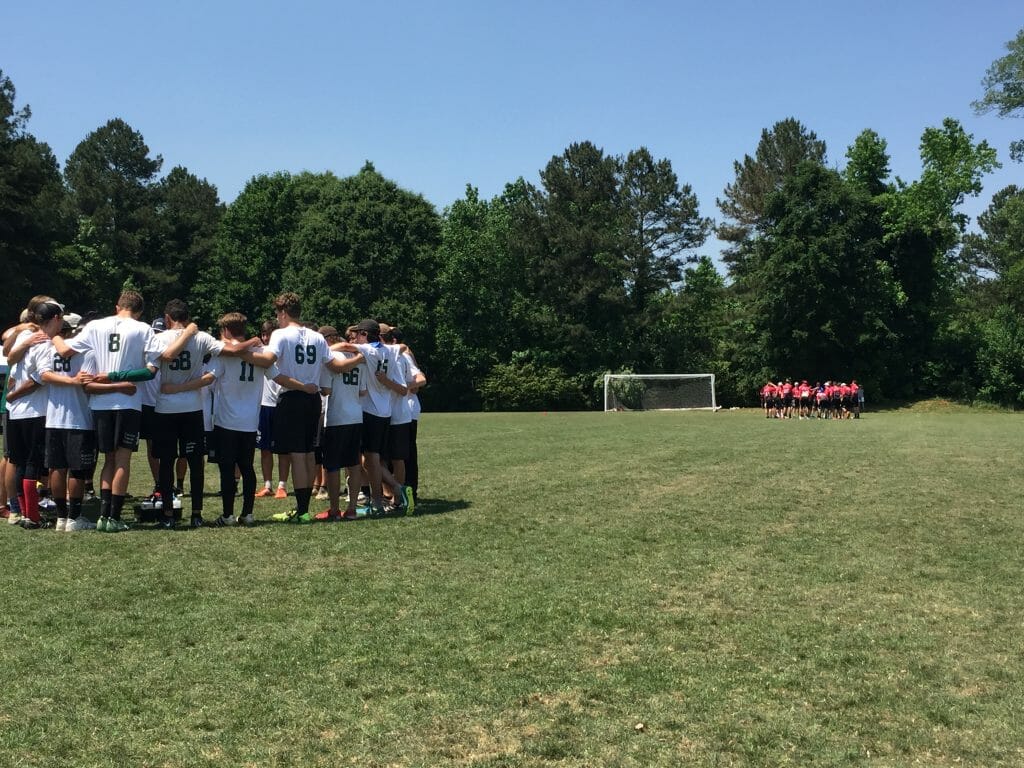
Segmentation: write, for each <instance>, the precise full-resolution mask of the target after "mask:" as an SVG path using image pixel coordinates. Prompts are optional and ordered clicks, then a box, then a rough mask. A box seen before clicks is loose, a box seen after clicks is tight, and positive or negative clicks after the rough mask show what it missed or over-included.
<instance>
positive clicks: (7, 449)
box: [0, 411, 11, 459]
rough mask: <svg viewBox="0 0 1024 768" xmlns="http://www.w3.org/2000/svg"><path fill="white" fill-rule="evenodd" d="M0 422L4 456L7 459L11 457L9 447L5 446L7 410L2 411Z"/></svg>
mask: <svg viewBox="0 0 1024 768" xmlns="http://www.w3.org/2000/svg"><path fill="white" fill-rule="evenodd" d="M0 422H2V423H3V429H4V458H5V459H9V458H11V449H10V448H8V447H7V411H4V414H3V418H2V419H0Z"/></svg>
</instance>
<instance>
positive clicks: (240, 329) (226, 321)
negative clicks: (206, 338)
mask: <svg viewBox="0 0 1024 768" xmlns="http://www.w3.org/2000/svg"><path fill="white" fill-rule="evenodd" d="M245 321H246V317H245V315H243V314H242V313H241V312H228V313H227V314H226V315H224V316H223V317H221V319H220V320H218V321H217V325H218V326H220V327H221V328H223V329H224V330H226V331H227V332H228V333H230V334H231V335H232V336H234V337H235V338H236V339H240V338H242V337H243V336H245Z"/></svg>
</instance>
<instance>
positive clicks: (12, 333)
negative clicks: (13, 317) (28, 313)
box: [3, 323, 39, 357]
mask: <svg viewBox="0 0 1024 768" xmlns="http://www.w3.org/2000/svg"><path fill="white" fill-rule="evenodd" d="M38 330H39V326H37V325H36V324H35V323H18V324H17V325H12V326H11V327H10V328H8V329H7V330H6V331H4V335H3V341H4V357H10V356H11V347H13V346H14V342H15V341H17V339H18V334H20V333H21V332H22V331H38Z"/></svg>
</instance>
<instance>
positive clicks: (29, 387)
mask: <svg viewBox="0 0 1024 768" xmlns="http://www.w3.org/2000/svg"><path fill="white" fill-rule="evenodd" d="M41 386H42V384H40V383H39V382H36V381H32V379H29V380H28V381H26V382H25V383H23V384H19V385H18V386H17V387H15V388H14V389H13V390H12V391H9V392H8V393H7V402H8V403H13V402H14V401H15V400H20V399H21V398H23V397H24V396H25V395H27V394H29V393H30V392H33V391H35V390H37V389H39V387H41Z"/></svg>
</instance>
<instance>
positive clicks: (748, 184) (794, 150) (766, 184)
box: [717, 117, 825, 273]
mask: <svg viewBox="0 0 1024 768" xmlns="http://www.w3.org/2000/svg"><path fill="white" fill-rule="evenodd" d="M807 160H810V161H812V162H814V163H817V164H819V165H822V166H823V165H824V164H825V142H824V141H821V140H819V139H818V137H817V135H815V133H814V132H813V131H809V130H808V129H807V128H806V127H805V126H804V125H803V123H801V122H800V121H798V120H797V119H795V118H792V117H789V118H786V119H785V120H780V121H779V122H777V123H775V125H773V126H772V127H771V128H770V129H769V128H766V129H764V130H763V131H761V140H760V141H759V142H758V144H757V149H756V150H755V152H754V156H753V157H751V156H750V155H744V157H743V160H742V162H740V161H737V162H735V163H733V169H734V171H735V173H736V179H735V181H733V182H732V183H731V184H727V185H726V187H725V191H724V193H723V195H722V197H721V198H719V199H718V201H717V202H718V207H719V210H721V212H722V215H723V216H725V217H726V220H725V221H723V222H721V223H719V225H718V237H719V238H720V239H722V240H724V241H726V242H728V243H732V246H731V247H729V248H727V249H726V250H725V251H724V252H723V253H722V261H724V262H725V263H726V265H727V266H728V267H729V270H730V272H733V273H735V272H737V271H740V270H742V267H743V263H744V261H745V258H746V255H747V253H748V249H747V247H746V246H747V245H748V241H749V240H750V238H751V237H752V236H753V235H754V233H755V229H756V228H757V226H758V225H759V224H760V223H761V221H762V219H763V216H764V213H765V209H766V207H767V204H768V197H769V196H770V195H771V194H772V193H773V192H776V191H778V190H779V189H780V188H781V187H782V185H783V183H784V182H785V180H786V179H787V178H788V177H789V176H790V175H791V174H792V173H793V172H794V171H795V170H796V168H797V166H799V165H800V164H801V163H803V162H804V161H807Z"/></svg>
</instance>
